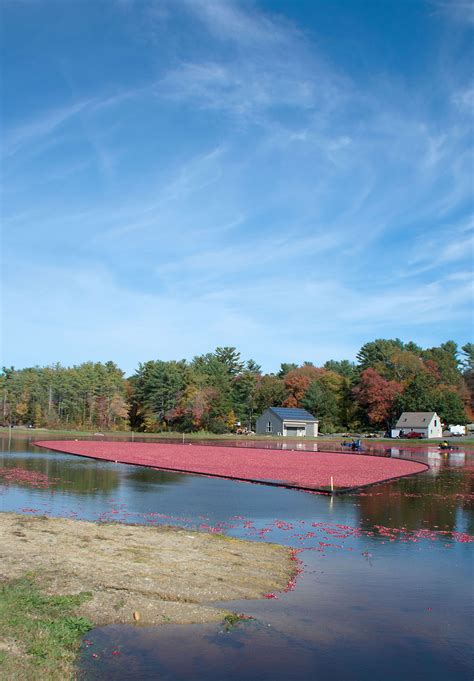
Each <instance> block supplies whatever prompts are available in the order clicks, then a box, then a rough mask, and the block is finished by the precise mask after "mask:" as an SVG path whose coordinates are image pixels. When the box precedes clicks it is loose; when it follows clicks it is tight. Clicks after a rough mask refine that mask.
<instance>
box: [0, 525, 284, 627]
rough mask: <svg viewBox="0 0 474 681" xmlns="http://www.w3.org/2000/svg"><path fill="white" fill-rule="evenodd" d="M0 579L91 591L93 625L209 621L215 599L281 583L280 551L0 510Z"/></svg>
mask: <svg viewBox="0 0 474 681" xmlns="http://www.w3.org/2000/svg"><path fill="white" fill-rule="evenodd" d="M0 547H1V562H0V579H2V580H5V579H8V580H11V579H14V578H16V577H20V576H22V575H24V574H25V573H26V572H33V573H35V575H36V576H37V578H38V583H39V585H40V586H41V589H42V590H44V591H45V592H47V593H51V594H63V593H67V594H74V593H79V592H84V591H89V592H92V599H91V600H89V601H88V602H87V603H85V604H83V605H82V606H81V609H80V614H82V615H84V616H85V617H87V618H88V619H89V620H91V621H92V622H93V623H94V624H97V625H102V624H109V623H133V622H134V618H133V613H134V612H135V613H136V612H138V613H139V618H140V619H139V621H140V624H164V623H166V622H174V623H192V622H209V621H217V620H221V619H222V618H223V616H224V615H225V613H226V612H227V611H225V610H223V609H222V608H221V607H219V601H226V600H235V599H251V598H259V597H262V596H263V595H264V594H265V593H268V592H273V591H278V590H281V589H283V588H285V586H286V585H287V583H288V580H289V579H290V577H291V575H292V569H293V567H294V562H292V561H291V556H290V552H289V550H288V549H286V548H284V547H282V546H278V545H275V544H267V543H265V544H263V543H254V542H248V541H243V540H239V539H230V538H227V537H223V536H221V535H212V534H205V533H200V532H195V531H190V530H182V529H179V528H170V527H144V526H140V525H119V524H98V523H92V522H85V521H76V520H66V519H62V518H46V517H31V516H25V515H19V514H14V513H0Z"/></svg>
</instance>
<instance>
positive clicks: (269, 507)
mask: <svg viewBox="0 0 474 681" xmlns="http://www.w3.org/2000/svg"><path fill="white" fill-rule="evenodd" d="M214 443H216V444H217V441H213V442H212V444H214ZM0 444H1V450H2V454H0V471H3V476H2V475H0V509H1V510H4V511H17V512H22V513H31V514H36V513H38V514H50V515H53V516H63V517H69V518H83V519H90V520H113V521H120V522H126V523H147V524H159V523H166V524H175V525H181V526H185V527H192V528H199V529H202V530H203V531H208V532H225V533H227V534H229V535H232V536H238V537H242V538H246V539H250V540H252V541H274V542H279V543H282V544H285V545H288V546H292V547H294V548H296V549H300V550H301V551H300V552H299V553H298V558H299V559H300V561H301V567H302V569H303V571H302V573H301V574H300V575H299V576H298V578H297V580H296V585H295V588H294V589H293V590H291V591H289V592H287V593H281V594H276V596H277V598H271V599H264V600H261V601H240V602H233V603H228V604H226V607H228V608H229V609H230V610H233V611H236V612H239V613H245V614H246V615H251V616H252V617H253V618H254V619H253V620H248V621H245V622H243V623H241V624H240V625H239V626H237V627H235V628H233V629H231V630H230V631H226V630H225V629H224V627H223V626H221V625H192V626H177V625H172V624H170V625H166V626H163V627H156V628H153V627H128V626H109V627H102V628H97V629H95V630H94V631H92V632H90V634H89V635H88V637H87V641H86V642H85V643H84V645H83V649H82V653H81V678H83V679H85V680H86V681H89V680H90V681H92V680H95V679H104V678H107V679H114V680H122V679H123V680H125V679H132V678H133V679H150V680H151V679H157V680H159V681H178V680H179V681H181V680H184V679H186V680H196V681H198V680H199V681H204V680H205V681H227V680H228V681H233V680H234V679H235V680H237V679H239V680H240V679H248V680H253V679H255V680H257V679H259V680H262V681H267V680H268V681H270V679H271V680H272V681H279V680H282V681H283V680H285V681H286V680H287V679H292V678H298V679H300V680H301V681H313V680H316V679H323V678H324V679H327V678H328V677H330V678H333V679H341V680H343V681H346V680H352V679H354V680H359V679H360V680H365V679H368V678H369V677H370V678H374V679H379V678H384V679H386V680H388V681H391V680H393V681H395V680H397V681H398V680H399V679H401V678H406V679H417V680H418V679H420V680H421V679H430V680H431V681H437V680H439V681H441V680H443V681H446V679H452V680H456V681H457V680H459V681H461V680H462V681H464V680H466V681H467V680H468V679H469V680H470V679H472V675H473V670H474V668H473V664H472V655H471V645H472V624H473V622H472V576H473V575H472V546H473V544H472V538H473V535H474V521H473V514H472V501H473V494H472V492H473V490H472V479H473V477H472V473H473V461H474V457H473V452H472V450H471V451H469V450H467V449H461V448H460V449H458V450H456V451H453V452H451V453H449V454H446V455H445V454H444V453H440V452H439V451H438V450H437V448H436V447H430V448H423V449H419V448H417V449H416V450H415V449H407V450H403V449H400V447H395V448H393V449H391V448H389V447H387V445H384V446H383V448H381V449H380V451H379V450H378V449H377V447H374V452H375V451H377V453H383V454H384V455H390V456H404V457H406V458H414V459H416V460H419V461H424V462H426V463H428V464H429V465H430V470H429V471H427V472H426V473H423V474H420V475H418V476H415V477H410V478H406V479H402V480H399V481H397V482H390V483H385V484H380V485H377V486H373V487H370V488H366V489H365V490H364V491H362V492H358V493H352V494H344V495H341V496H337V497H328V496H323V495H319V494H310V493H306V492H298V491H294V490H287V489H283V488H273V487H266V486H263V485H252V484H246V483H240V482H233V481H230V480H219V479H216V478H213V479H211V478H206V477H200V476H195V475H180V474H173V473H166V472H161V471H155V470H150V469H146V468H138V467H134V466H126V465H120V464H118V465H117V464H112V463H105V462H100V461H95V460H91V459H84V458H80V457H75V456H71V455H66V454H60V453H57V452H49V451H46V450H40V449H38V448H36V447H34V445H32V443H31V441H30V440H28V439H25V438H24V439H19V438H16V437H13V438H12V439H11V440H10V441H9V439H8V436H6V437H4V438H3V440H2V441H1V442H0ZM209 444H211V443H209ZM219 444H222V443H219ZM258 445H259V446H261V443H260V442H259V443H258ZM311 447H312V445H311ZM325 448H326V447H325ZM5 469H8V470H7V474H5ZM45 476H47V478H46V477H45ZM2 481H3V483H2Z"/></svg>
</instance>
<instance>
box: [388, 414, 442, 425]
mask: <svg viewBox="0 0 474 681" xmlns="http://www.w3.org/2000/svg"><path fill="white" fill-rule="evenodd" d="M433 416H436V412H435V411H404V412H403V414H402V415H401V416H400V418H399V419H398V421H397V425H396V426H395V427H396V428H427V427H428V425H429V424H430V422H431V419H432V418H433Z"/></svg>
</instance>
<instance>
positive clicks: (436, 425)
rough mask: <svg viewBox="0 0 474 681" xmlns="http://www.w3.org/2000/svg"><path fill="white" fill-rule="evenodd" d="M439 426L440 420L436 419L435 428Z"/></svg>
mask: <svg viewBox="0 0 474 681" xmlns="http://www.w3.org/2000/svg"><path fill="white" fill-rule="evenodd" d="M437 427H438V420H437V419H435V428H437Z"/></svg>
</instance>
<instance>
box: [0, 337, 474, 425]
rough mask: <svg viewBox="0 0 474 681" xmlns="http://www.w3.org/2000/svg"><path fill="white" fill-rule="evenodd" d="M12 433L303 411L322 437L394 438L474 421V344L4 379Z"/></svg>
mask: <svg viewBox="0 0 474 681" xmlns="http://www.w3.org/2000/svg"><path fill="white" fill-rule="evenodd" d="M0 394H1V396H2V408H1V415H2V418H1V422H2V423H3V425H20V424H23V425H32V426H34V427H48V428H86V429H102V430H130V429H131V430H134V431H144V432H158V431H180V432H191V431H209V432H212V433H226V432H235V430H236V428H237V427H238V426H239V425H240V427H241V428H247V429H249V430H253V429H254V427H255V419H256V416H258V415H259V414H260V413H262V412H263V411H264V409H265V408H266V407H269V406H283V407H303V408H305V409H307V410H308V411H310V412H311V413H312V414H314V415H315V416H316V417H317V418H319V421H320V431H321V432H323V433H330V432H337V431H340V430H360V429H367V428H369V429H377V430H378V429H383V430H386V429H389V428H390V427H391V426H392V425H393V424H394V422H395V421H396V419H397V418H398V416H399V415H400V413H401V412H402V411H436V412H437V413H438V414H439V415H440V417H441V419H442V420H443V421H444V422H445V423H446V424H449V423H456V424H457V423H461V424H463V423H467V422H470V421H472V420H473V417H474V413H473V412H474V344H472V343H468V344H466V345H464V346H463V347H462V348H459V347H458V346H457V344H456V343H455V342H454V341H447V342H446V343H442V344H441V345H439V346H436V347H432V348H427V349H423V348H421V347H420V346H418V345H416V344H415V343H412V342H409V343H404V342H402V341H401V340H399V339H398V338H397V339H377V340H374V341H371V342H368V343H366V344H365V345H363V346H362V347H361V349H360V350H359V352H358V353H357V357H356V362H351V361H349V360H328V361H327V362H326V363H325V364H324V365H323V366H319V367H318V366H315V365H314V364H313V363H312V362H309V361H308V362H303V363H302V364H301V365H297V364H293V363H282V364H281V366H280V370H279V371H278V372H277V373H270V374H265V373H263V372H262V370H261V367H260V366H259V365H258V364H257V363H256V362H255V361H254V360H252V359H248V360H244V359H242V358H241V355H240V353H239V352H238V350H237V349H236V348H233V347H218V348H216V350H215V351H214V352H209V353H206V354H203V355H198V356H196V357H194V358H193V359H192V360H191V361H187V360H184V359H183V360H178V361H176V360H171V361H164V360H150V361H147V362H144V363H140V364H139V366H138V369H137V370H136V372H135V373H134V374H133V375H132V376H130V377H125V374H124V372H123V371H122V370H121V369H120V368H119V367H118V366H117V365H116V364H115V363H114V362H106V363H101V362H95V363H94V362H85V363H83V364H80V365H77V366H72V367H63V366H61V365H60V364H55V365H53V366H48V367H37V366H36V367H30V368H25V369H14V368H13V367H11V368H6V367H4V368H3V369H2V371H1V373H0Z"/></svg>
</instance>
